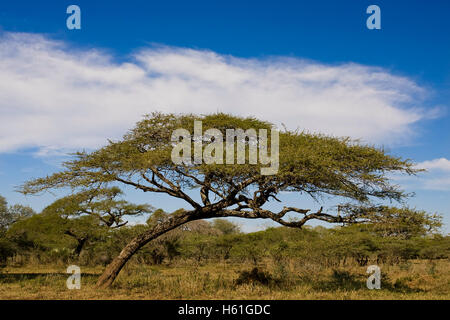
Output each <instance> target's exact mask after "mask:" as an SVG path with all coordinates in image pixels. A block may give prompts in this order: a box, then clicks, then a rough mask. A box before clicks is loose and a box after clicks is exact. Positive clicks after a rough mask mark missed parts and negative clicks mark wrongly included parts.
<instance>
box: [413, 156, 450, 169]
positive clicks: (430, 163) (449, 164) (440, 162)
mask: <svg viewBox="0 0 450 320" xmlns="http://www.w3.org/2000/svg"><path fill="white" fill-rule="evenodd" d="M417 168H422V169H427V170H440V171H448V172H450V160H448V159H446V158H439V159H434V160H427V161H424V162H420V163H418V164H417Z"/></svg>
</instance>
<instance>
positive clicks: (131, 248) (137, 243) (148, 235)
mask: <svg viewBox="0 0 450 320" xmlns="http://www.w3.org/2000/svg"><path fill="white" fill-rule="evenodd" d="M200 218H204V217H199V216H198V215H194V214H193V213H192V212H189V213H185V214H183V215H179V216H175V217H171V218H170V219H168V220H167V221H164V222H161V223H159V224H157V225H156V226H155V227H153V228H151V229H149V230H147V231H145V232H143V233H141V234H140V235H138V236H137V237H136V238H134V239H133V240H131V241H130V242H129V243H128V244H127V245H126V246H125V248H123V249H122V251H121V252H120V254H119V255H118V256H117V257H116V258H114V260H113V261H112V262H111V263H110V264H109V265H108V266H107V267H106V269H105V271H104V272H103V274H102V275H101V276H100V278H99V279H98V280H97V284H96V287H97V288H107V287H109V286H110V285H111V284H112V283H113V282H114V280H115V279H116V277H117V275H118V274H119V272H120V270H122V268H123V266H124V265H125V263H127V261H128V260H129V259H130V258H131V257H132V256H133V254H135V253H136V251H138V250H139V249H140V248H142V247H143V246H144V245H146V244H147V243H148V242H149V241H151V240H153V239H155V238H157V237H159V236H160V235H162V234H164V233H166V232H167V231H170V230H172V229H174V228H176V227H178V226H181V225H182V224H185V223H186V222H189V221H193V220H197V219H200Z"/></svg>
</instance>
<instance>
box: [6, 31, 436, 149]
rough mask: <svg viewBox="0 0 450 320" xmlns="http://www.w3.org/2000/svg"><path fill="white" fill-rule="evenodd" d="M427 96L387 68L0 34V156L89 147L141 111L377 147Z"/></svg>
mask: <svg viewBox="0 0 450 320" xmlns="http://www.w3.org/2000/svg"><path fill="white" fill-rule="evenodd" d="M425 95H426V90H424V89H423V88H421V87H419V86H418V85H417V84H416V83H415V82H414V81H412V80H410V79H408V78H406V77H402V76H397V75H393V74H391V73H390V72H389V71H387V70H384V69H380V68H374V67H368V66H363V65H358V64H353V63H348V64H341V65H324V64H320V63H317V62H312V61H305V60H300V59H293V58H283V57H277V58H264V59H243V58H236V57H232V56H225V55H219V54H217V53H214V52H211V51H202V50H192V49H183V48H173V47H158V48H148V49H144V50H140V51H137V52H136V53H135V54H134V55H133V56H131V57H130V58H129V60H128V62H124V63H117V62H115V61H114V60H113V59H112V58H111V57H110V56H109V55H108V54H107V53H105V52H102V51H99V50H83V49H76V48H73V47H71V46H69V45H67V44H65V43H63V42H61V41H54V40H50V39H48V38H46V37H44V36H41V35H36V34H19V33H5V34H3V35H2V36H1V38H0V111H1V117H0V152H5V151H14V150H18V149H21V148H36V147H37V148H39V149H40V150H41V151H40V152H39V154H41V155H46V154H49V152H50V153H51V154H53V153H55V152H56V153H58V152H59V150H64V151H66V150H73V149H80V148H95V147H98V146H99V145H102V144H104V143H105V141H106V139H107V138H118V137H120V136H121V135H122V134H123V133H125V132H126V130H127V129H129V128H131V127H132V126H133V124H134V123H135V122H136V121H137V120H139V119H140V118H141V116H142V115H143V114H145V113H150V112H152V111H163V112H195V113H210V112H216V111H223V112H231V113H234V114H240V115H253V116H257V117H260V118H262V119H266V120H269V121H272V122H274V123H275V124H277V125H280V124H281V123H284V124H285V125H287V126H288V127H290V128H297V127H299V128H301V129H306V130H309V131H315V132H323V133H328V134H334V135H348V136H351V137H354V138H362V139H364V140H366V141H369V142H374V143H379V142H382V143H384V144H391V143H398V142H401V141H404V139H406V137H407V136H409V135H411V134H412V133H413V132H414V130H413V129H412V127H413V126H414V125H415V124H416V123H417V122H419V121H420V120H422V119H424V118H426V117H428V116H430V115H432V114H433V112H434V111H432V112H431V113H429V112H428V111H425V110H426V108H423V106H422V105H421V103H420V101H423V100H422V99H423V98H424V96H425Z"/></svg>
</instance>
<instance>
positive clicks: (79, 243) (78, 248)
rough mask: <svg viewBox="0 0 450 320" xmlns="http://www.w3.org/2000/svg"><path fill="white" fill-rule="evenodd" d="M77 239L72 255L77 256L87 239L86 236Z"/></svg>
mask: <svg viewBox="0 0 450 320" xmlns="http://www.w3.org/2000/svg"><path fill="white" fill-rule="evenodd" d="M77 241H78V245H77V247H76V248H75V251H74V256H75V257H77V258H78V257H79V256H80V253H81V250H83V247H84V244H85V243H86V241H87V238H80V239H77Z"/></svg>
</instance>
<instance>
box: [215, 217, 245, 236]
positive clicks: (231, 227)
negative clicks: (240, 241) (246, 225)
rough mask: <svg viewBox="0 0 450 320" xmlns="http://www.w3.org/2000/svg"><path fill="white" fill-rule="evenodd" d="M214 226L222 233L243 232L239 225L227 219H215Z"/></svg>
mask: <svg viewBox="0 0 450 320" xmlns="http://www.w3.org/2000/svg"><path fill="white" fill-rule="evenodd" d="M213 227H214V228H216V229H217V230H219V231H220V232H222V234H237V233H240V232H241V231H240V229H239V226H237V225H236V224H234V223H232V222H231V221H228V220H225V219H217V220H214V222H213Z"/></svg>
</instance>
